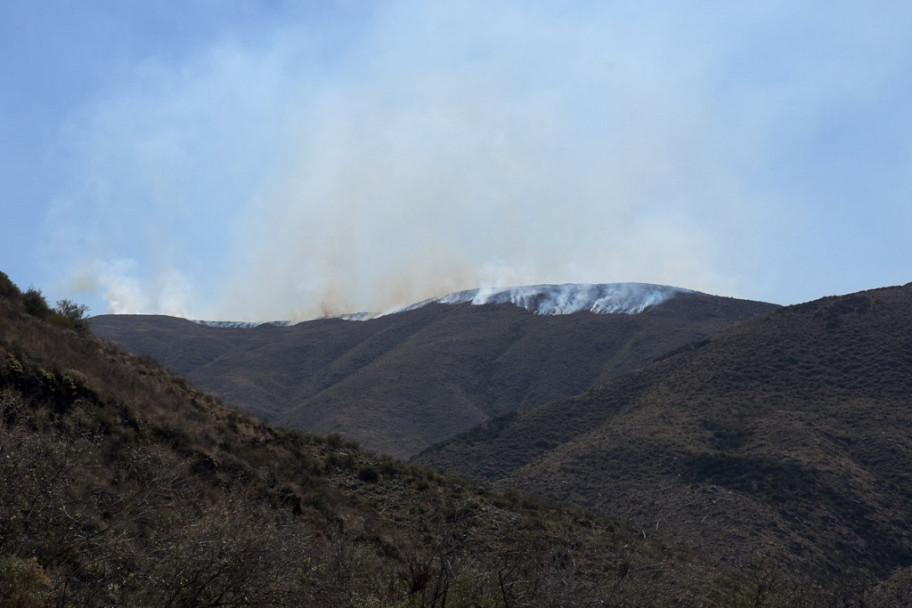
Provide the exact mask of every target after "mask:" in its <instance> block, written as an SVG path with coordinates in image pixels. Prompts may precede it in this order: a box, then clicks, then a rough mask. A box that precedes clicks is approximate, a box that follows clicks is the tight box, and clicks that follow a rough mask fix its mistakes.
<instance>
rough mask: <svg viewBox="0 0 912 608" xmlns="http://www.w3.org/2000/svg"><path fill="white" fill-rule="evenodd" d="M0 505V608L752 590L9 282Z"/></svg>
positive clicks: (0, 364) (1, 345)
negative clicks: (374, 438)
mask: <svg viewBox="0 0 912 608" xmlns="http://www.w3.org/2000/svg"><path fill="white" fill-rule="evenodd" d="M28 301H30V302H37V301H40V302H41V303H43V300H41V296H40V292H34V291H30V292H29V298H28ZM0 496H2V497H3V499H2V501H0V605H3V606H9V607H11V608H21V607H38V606H83V607H86V608H91V607H95V606H111V605H117V606H200V607H207V606H211V607H214V606H228V607H238V606H258V607H268V606H300V605H314V606H329V607H332V606H339V607H341V606H394V605H395V606H407V607H416V608H417V607H423V606H439V607H444V606H491V607H498V606H503V607H507V606H511V607H512V606H557V605H566V603H568V602H569V603H571V604H573V605H580V606H582V605H595V604H597V603H598V604H609V605H630V606H646V605H656V604H657V602H658V604H659V605H662V604H664V605H669V606H671V605H681V606H691V605H693V606H696V605H719V606H721V605H724V604H725V602H727V601H728V599H730V598H731V597H739V596H740V595H739V594H744V593H748V592H749V591H750V589H749V586H748V585H749V581H748V580H747V579H744V580H742V579H741V578H731V577H724V578H722V579H720V577H723V576H724V573H720V572H716V571H713V570H711V569H708V568H705V567H703V566H702V565H700V564H699V563H698V562H695V561H693V560H692V559H691V558H690V557H689V556H687V555H686V554H684V553H679V552H674V551H669V550H668V549H667V548H664V547H663V546H661V545H660V544H658V543H655V542H652V541H647V540H644V539H641V538H640V537H639V535H638V534H636V533H635V532H633V531H630V530H627V529H625V528H622V527H619V526H616V525H614V524H612V523H610V522H608V521H605V520H603V519H600V518H598V517H595V516H593V515H591V514H588V513H587V512H584V511H581V510H577V509H568V508H564V507H560V506H558V505H555V504H552V503H547V502H544V501H541V500H535V499H531V498H528V497H524V496H522V495H520V494H518V493H516V492H515V491H509V492H499V491H495V490H493V489H492V488H490V487H488V486H485V485H479V484H473V483H468V482H465V481H460V480H457V479H454V478H449V477H445V476H441V475H439V474H436V473H433V472H431V471H429V470H427V469H423V468H421V467H417V466H414V465H406V464H403V463H401V462H397V461H394V460H392V459H389V458H385V457H380V456H377V455H374V454H370V453H367V452H363V451H361V450H360V449H358V447H357V446H356V445H354V444H351V443H347V442H344V441H343V440H342V439H341V438H339V437H338V436H329V437H317V436H313V435H304V434H301V433H299V432H294V431H287V430H282V429H278V428H274V427H270V426H268V425H266V424H265V423H263V422H261V421H258V420H256V419H255V418H252V417H249V416H247V415H245V414H242V413H240V412H239V411H237V410H234V409H231V408H228V407H225V406H223V405H222V404H220V403H219V402H218V401H217V400H216V399H214V398H213V397H211V396H209V395H206V394H204V393H201V392H199V391H197V390H195V389H192V388H190V387H189V386H188V385H187V384H186V383H185V382H184V381H182V380H181V379H179V378H177V377H174V376H173V375H171V374H170V373H169V372H168V371H166V370H165V369H164V368H162V367H160V366H159V365H158V364H156V363H154V362H153V361H152V360H150V359H148V358H143V357H139V356H136V355H132V354H128V353H126V352H125V351H122V350H120V349H119V348H117V347H115V346H113V345H111V344H110V343H107V342H104V341H101V340H98V339H96V338H94V337H93V336H91V335H90V334H88V333H87V332H86V331H85V329H84V327H82V326H81V324H80V323H78V322H74V321H73V319H71V318H65V317H64V316H61V315H59V314H58V313H54V312H52V311H50V310H49V309H48V307H47V305H46V304H44V305H43V306H38V307H30V306H27V304H26V298H24V297H23V294H21V293H20V292H19V290H18V288H17V287H15V286H14V285H12V283H10V282H9V280H8V278H7V277H6V276H5V275H3V274H2V273H0ZM720 581H721V582H720Z"/></svg>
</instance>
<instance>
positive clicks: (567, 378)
mask: <svg viewBox="0 0 912 608" xmlns="http://www.w3.org/2000/svg"><path fill="white" fill-rule="evenodd" d="M773 307H774V305H771V304H764V303H758V302H750V301H744V300H736V299H731V298H719V297H715V296H708V295H705V294H699V293H690V294H682V295H679V296H678V297H676V298H674V299H672V300H670V301H667V302H665V303H663V304H661V305H658V306H655V307H653V308H651V309H648V310H647V311H645V312H643V313H641V314H639V315H626V314H610V315H595V314H591V313H577V314H574V315H564V316H540V315H534V314H532V313H530V312H528V311H526V310H524V309H521V308H517V307H514V306H511V305H506V304H504V305H486V306H470V305H468V304H465V305H456V306H448V305H442V304H431V305H428V306H424V307H422V308H419V309H416V310H411V311H407V312H402V313H398V314H393V315H388V316H385V317H380V318H376V319H372V320H369V321H363V322H356V321H342V320H338V319H327V320H318V321H311V322H306V323H301V324H298V325H295V326H292V327H277V326H270V325H263V326H259V327H257V328H253V329H250V328H223V327H206V326H202V325H198V324H193V323H190V322H188V321H183V320H179V319H168V318H163V317H151V316H110V315H108V316H101V317H95V318H93V319H91V327H92V331H93V332H94V333H95V334H96V335H98V336H100V337H103V338H106V339H110V340H112V341H114V342H117V343H119V344H121V345H123V346H125V347H127V348H129V349H131V350H133V351H135V352H138V353H141V354H145V355H149V356H151V357H153V358H155V359H157V360H159V361H161V362H162V363H164V364H165V365H166V366H168V367H169V368H171V369H173V370H175V371H176V372H178V373H180V374H181V375H184V376H186V377H187V378H188V379H190V380H191V381H192V382H193V383H194V384H195V385H196V386H199V387H200V388H202V389H204V390H208V391H211V392H213V393H215V394H217V395H219V396H220V397H221V398H223V399H225V400H226V401H228V402H229V403H232V404H235V405H237V406H239V407H242V408H243V409H245V410H246V411H248V412H251V413H253V414H255V415H257V416H260V417H261V418H263V419H265V420H268V421H271V422H275V423H277V424H281V425H283V426H288V427H292V428H297V429H302V430H307V431H313V432H321V433H330V432H337V433H341V434H342V435H343V436H345V437H347V438H350V439H354V440H356V441H358V442H360V443H361V444H362V445H364V446H366V447H368V448H370V449H373V450H377V451H380V452H383V453H386V454H390V455H394V456H398V457H404V456H409V455H412V454H415V453H417V452H419V451H420V450H422V449H424V448H425V447H427V446H428V445H430V444H432V443H434V442H437V441H441V440H443V439H446V438H447V437H450V436H452V435H454V434H456V433H458V432H460V431H464V430H466V429H468V428H471V427H472V426H474V425H476V424H478V423H481V422H483V421H485V420H487V419H488V418H489V417H490V416H493V415H497V414H499V413H502V412H505V411H510V410H514V409H523V410H524V409H530V408H533V407H536V406H538V405H541V404H543V403H547V402H548V401H552V400H554V399H557V398H560V397H565V396H568V395H573V394H576V393H579V392H580V391H583V390H586V389H588V388H590V387H592V386H596V385H599V384H601V383H604V382H606V381H607V380H609V379H611V378H613V377H615V376H616V375H618V374H620V373H622V372H624V371H627V370H630V369H633V368H636V367H638V366H641V365H644V364H645V363H647V362H649V361H651V360H652V359H654V358H656V357H658V356H660V355H662V354H663V353H666V352H668V351H669V350H673V349H675V348H680V347H681V346H683V345H687V344H690V343H692V342H694V341H699V340H704V339H706V338H708V337H710V336H712V335H714V334H716V333H718V332H719V331H721V330H722V329H724V328H726V327H729V326H731V325H732V324H734V323H737V322H740V321H741V320H743V319H745V318H748V317H750V316H752V315H755V314H758V313H759V312H761V311H765V310H769V309H771V308H773Z"/></svg>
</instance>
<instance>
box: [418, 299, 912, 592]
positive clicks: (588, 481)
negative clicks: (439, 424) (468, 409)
mask: <svg viewBox="0 0 912 608" xmlns="http://www.w3.org/2000/svg"><path fill="white" fill-rule="evenodd" d="M417 460H418V461H420V462H423V463H428V464H432V465H434V466H437V467H438V468H442V469H446V470H450V471H457V472H459V473H461V474H470V475H475V476H479V477H486V478H488V479H499V480H501V481H502V482H505V483H514V484H517V485H518V486H519V487H520V488H522V489H525V490H531V491H535V492H539V493H541V494H544V495H546V496H550V497H553V498H556V499H559V500H563V501H567V502H571V503H574V504H580V505H586V506H589V507H592V508H594V509H596V510H598V511H599V512H600V513H603V514H609V515H611V516H613V517H618V518H620V519H621V520H622V521H626V522H628V523H630V524H633V525H635V526H637V527H639V528H641V529H642V530H643V531H644V533H645V534H651V533H654V534H659V535H660V536H662V537H663V538H665V539H666V540H671V541H674V542H676V543H679V544H680V545H681V546H686V547H690V548H695V549H698V550H700V551H702V552H704V554H706V555H707V556H711V557H713V558H718V559H721V560H723V561H726V562H728V563H735V564H737V563H747V562H748V561H749V560H750V559H751V558H752V556H755V555H757V554H759V553H775V554H778V555H781V556H782V558H783V559H784V560H786V561H787V562H788V563H790V564H792V565H793V566H794V567H800V568H804V569H808V570H813V571H818V572H819V571H830V572H832V571H847V570H849V569H851V568H857V567H864V568H868V569H871V570H873V571H876V572H879V573H882V574H883V573H887V572H889V571H890V570H891V569H893V568H896V567H900V566H907V565H909V564H910V563H912V472H910V471H912V468H910V466H909V463H910V462H912V284H910V285H907V286H905V287H895V288H887V289H881V290H874V291H869V292H863V293H859V294H853V295H848V296H843V297H835V298H824V299H822V300H818V301H815V302H810V303H807V304H803V305H799V306H792V307H788V308H782V309H779V310H777V311H775V312H773V313H770V314H767V315H764V316H762V317H759V318H756V319H753V320H750V321H747V322H745V323H743V324H741V325H739V326H737V327H734V328H732V329H730V330H728V331H726V332H723V333H722V334H721V335H719V336H717V337H716V338H714V339H713V340H712V341H710V342H709V343H707V344H706V345H704V346H703V347H701V348H698V349H695V350H692V351H690V352H685V353H680V354H678V355H677V356H673V357H670V358H667V359H665V360H664V361H661V362H658V363H656V364H654V365H652V366H649V367H648V368H645V369H643V370H640V371H635V372H633V373H631V374H627V375H625V376H623V377H620V378H618V379H616V380H615V381H613V382H610V383H608V384H607V385H606V386H604V387H602V388H599V389H597V390H594V391H591V392H588V393H586V394H583V395H580V396H578V397H576V398H573V399H569V400H564V401H559V402H556V403H553V404H550V405H547V406H544V407H541V408H538V409H536V410H534V411H531V412H527V413H524V414H520V415H517V416H514V417H512V418H511V419H499V420H497V419H495V420H493V421H491V422H489V423H488V424H487V425H486V426H485V427H482V428H480V429H476V430H474V431H472V432H470V433H467V434H465V435H463V436H461V437H459V438H457V439H455V440H453V441H451V442H449V443H447V444H445V445H442V446H438V448H437V449H436V450H430V451H428V452H426V453H425V454H423V455H421V456H420V457H419V458H418V459H417Z"/></svg>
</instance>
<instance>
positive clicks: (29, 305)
mask: <svg viewBox="0 0 912 608" xmlns="http://www.w3.org/2000/svg"><path fill="white" fill-rule="evenodd" d="M22 304H23V305H24V306H25V312H27V313H28V314H30V315H32V316H33V317H38V318H39V319H46V318H47V317H48V316H50V314H51V308H50V306H48V303H47V300H45V299H44V294H42V293H41V290H40V289H35V288H34V287H30V288H29V289H28V291H26V292H25V293H24V294H22Z"/></svg>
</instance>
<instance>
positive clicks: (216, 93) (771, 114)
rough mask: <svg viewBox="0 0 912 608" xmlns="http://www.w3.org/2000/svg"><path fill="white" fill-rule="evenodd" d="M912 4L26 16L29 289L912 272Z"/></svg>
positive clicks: (904, 278)
mask: <svg viewBox="0 0 912 608" xmlns="http://www.w3.org/2000/svg"><path fill="white" fill-rule="evenodd" d="M909 32H912V3H907V2H900V1H883V0H868V1H865V2H861V1H860V0H859V1H839V0H829V1H828V2H819V1H816V0H808V1H805V2H800V3H799V2H792V1H788V2H785V1H781V2H780V1H778V0H764V1H758V2H754V1H751V0H745V1H743V2H727V1H726V2H723V1H700V0H697V1H695V2H687V3H682V2H671V1H665V2H663V1H652V0H638V1H636V2H627V1H623V0H618V1H613V2H603V1H572V0H568V1H566V2H552V1H545V0H541V1H535V0H528V1H527V0H514V1H506V0H505V1H496V0H486V1H473V0H465V1H455V0H452V1H451V0H435V1H434V2H426V1H420V0H402V1H399V0H390V1H383V0H374V1H367V0H363V1H359V0H338V1H334V0H321V1H313V2H308V1H306V0H298V1H288V2H285V1H282V0H259V1H257V0H246V1H240V0H187V1H182V2H175V1H163V0H145V1H143V2H138V1H129V0H123V1H117V2H114V1H111V0H79V1H76V0H53V1H52V0H5V1H4V2H2V3H0V56H2V57H3V61H0V210H2V216H0V217H2V223H0V271H3V272H5V273H7V274H8V275H9V276H10V278H11V279H13V281H14V282H16V283H17V284H18V285H20V287H22V288H23V289H25V288H27V287H36V288H39V289H41V290H42V292H43V293H44V294H45V296H46V297H47V298H48V300H49V301H51V302H52V303H53V302H55V301H56V300H57V299H62V298H68V299H71V300H74V301H76V302H80V303H84V304H86V305H88V306H89V308H90V314H103V313H108V312H113V313H161V314H170V315H177V316H183V317H189V318H203V319H221V320H275V319H307V318H314V317H319V316H324V315H335V314H340V313H350V312H359V311H383V310H389V309H392V308H395V307H397V306H403V305H406V304H409V303H412V302H416V301H419V300H422V299H425V298H430V297H435V296H440V295H443V294H446V293H449V292H453V291H457V290H461V289H470V288H474V287H479V286H495V287H502V286H508V285H523V284H537V283H614V282H628V281H629V282H645V283H658V284H664V285H675V286H679V287H685V288H689V289H696V290H699V291H704V292H707V293H713V294H719V295H726V296H733V297H739V298H748V299H755V300H764V301H770V302H776V303H779V304H793V303H798V302H803V301H807V300H811V299H816V298H818V297H822V296H826V295H834V294H843V293H850V292H854V291H859V290H862V289H868V288H874V287H881V286H886V285H897V284H904V283H907V282H909V281H912V103H909V100H910V99H912V35H910V34H909Z"/></svg>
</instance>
